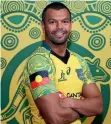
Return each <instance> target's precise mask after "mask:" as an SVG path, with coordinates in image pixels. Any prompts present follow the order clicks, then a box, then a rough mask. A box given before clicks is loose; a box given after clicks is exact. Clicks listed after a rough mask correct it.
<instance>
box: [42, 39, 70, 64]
mask: <svg viewBox="0 0 111 124" xmlns="http://www.w3.org/2000/svg"><path fill="white" fill-rule="evenodd" d="M42 47H44V48H45V49H47V50H48V51H50V53H51V54H53V55H54V56H56V57H57V58H58V59H60V60H61V61H62V62H63V63H65V64H67V62H68V60H69V57H70V52H69V51H68V50H67V49H66V54H65V56H60V55H58V54H57V53H55V52H54V51H53V50H52V49H51V47H50V46H49V45H48V44H47V43H45V41H43V44H42Z"/></svg>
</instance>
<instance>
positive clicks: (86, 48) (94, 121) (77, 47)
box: [0, 0, 111, 124]
mask: <svg viewBox="0 0 111 124" xmlns="http://www.w3.org/2000/svg"><path fill="white" fill-rule="evenodd" d="M58 1H59V0H58ZM51 2H53V1H51V0H47V1H44V0H42V1H31V0H27V1H26V0H16V1H14V0H13V1H9V0H8V1H7V0H6V1H5V0H2V1H1V4H0V10H1V18H0V23H1V27H0V28H1V62H0V68H1V121H2V124H32V121H31V114H30V109H29V106H28V101H27V98H26V95H25V92H24V88H23V85H22V83H21V82H22V80H21V74H22V71H23V67H24V64H25V61H26V59H27V57H28V56H29V55H30V54H31V53H32V52H33V51H34V50H35V49H36V48H37V47H38V46H39V45H41V42H42V40H43V39H44V34H43V32H42V29H41V25H40V21H41V13H42V10H43V9H44V7H45V6H46V5H47V4H49V3H51ZM61 2H62V3H64V4H65V5H66V6H68V7H69V9H70V11H71V14H72V23H73V28H72V32H71V34H70V36H69V42H70V45H69V46H68V47H69V49H70V50H72V51H74V52H76V53H78V54H80V55H81V56H83V57H85V59H86V60H87V62H88V65H89V67H90V69H91V72H92V75H93V77H94V79H95V81H96V83H97V85H98V87H99V89H100V90H101V93H102V97H103V102H104V111H103V113H102V114H101V115H98V116H94V117H90V118H83V119H82V122H83V124H111V95H110V94H111V91H110V89H111V0H109V1H105V0H104V1H101V0H99V1H97V0H94V1H92V0H90V1H79V0H77V1H66V0H62V1H61Z"/></svg>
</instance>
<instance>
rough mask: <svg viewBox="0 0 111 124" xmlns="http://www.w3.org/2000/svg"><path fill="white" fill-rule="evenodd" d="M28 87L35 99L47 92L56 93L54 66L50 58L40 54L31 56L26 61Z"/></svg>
mask: <svg viewBox="0 0 111 124" xmlns="http://www.w3.org/2000/svg"><path fill="white" fill-rule="evenodd" d="M27 71H28V74H29V84H28V85H29V87H30V90H31V92H32V96H33V98H34V100H35V99H37V98H39V97H41V96H45V95H47V94H51V93H56V92H58V90H57V89H56V87H55V84H54V68H53V66H52V65H51V62H50V60H48V58H46V57H45V56H42V55H34V56H32V57H31V58H30V59H29V61H28V63H27Z"/></svg>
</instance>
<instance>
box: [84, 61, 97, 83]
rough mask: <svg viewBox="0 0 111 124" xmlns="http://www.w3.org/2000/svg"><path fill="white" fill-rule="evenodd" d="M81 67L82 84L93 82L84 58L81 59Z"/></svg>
mask: <svg viewBox="0 0 111 124" xmlns="http://www.w3.org/2000/svg"><path fill="white" fill-rule="evenodd" d="M82 69H83V74H84V80H83V81H84V84H90V83H94V82H95V81H94V78H93V76H92V74H91V71H90V68H89V66H88V64H87V62H86V60H85V59H83V60H82Z"/></svg>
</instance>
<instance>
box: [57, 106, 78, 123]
mask: <svg viewBox="0 0 111 124" xmlns="http://www.w3.org/2000/svg"><path fill="white" fill-rule="evenodd" d="M57 116H58V119H57V120H58V123H57V124H70V123H72V122H74V121H76V120H77V119H79V118H80V116H79V114H78V113H77V112H76V111H74V110H73V109H71V108H62V109H61V110H60V111H59V113H58V114H57Z"/></svg>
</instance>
